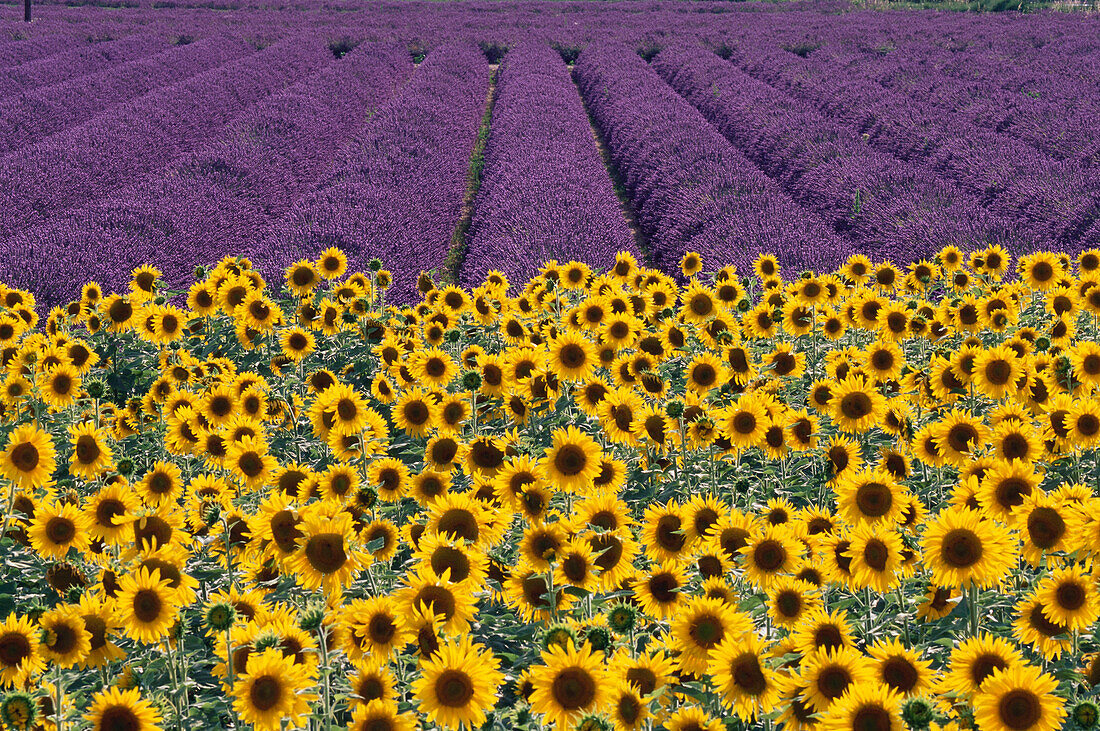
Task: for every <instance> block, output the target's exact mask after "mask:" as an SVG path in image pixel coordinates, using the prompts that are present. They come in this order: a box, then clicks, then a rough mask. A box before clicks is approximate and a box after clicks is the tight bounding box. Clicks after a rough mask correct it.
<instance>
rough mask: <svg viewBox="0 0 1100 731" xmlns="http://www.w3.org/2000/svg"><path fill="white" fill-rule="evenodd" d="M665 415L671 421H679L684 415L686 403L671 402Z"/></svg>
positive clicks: (679, 401)
mask: <svg viewBox="0 0 1100 731" xmlns="http://www.w3.org/2000/svg"><path fill="white" fill-rule="evenodd" d="M665 413H666V414H668V418H670V419H679V418H680V417H681V416H683V415H684V402H683V401H681V400H679V399H673V400H672V401H669V402H668V404H667V405H666V406H665Z"/></svg>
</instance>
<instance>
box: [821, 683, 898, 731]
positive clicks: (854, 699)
mask: <svg viewBox="0 0 1100 731" xmlns="http://www.w3.org/2000/svg"><path fill="white" fill-rule="evenodd" d="M901 701H902V697H901V695H900V694H898V693H896V692H895V691H894V690H893V689H892V688H890V687H889V686H888V685H883V684H881V683H863V684H860V685H855V686H852V687H851V688H850V689H849V690H848V691H847V692H846V693H845V694H844V695H843V696H841V697H840V698H839V699H838V700H837V701H836V702H835V703H833V704H832V705H831V706H829V710H828V711H827V712H826V713H825V715H824V716H823V717H822V718H821V721H820V722H819V723H820V726H821V729H822V731H864V730H866V729H874V730H875V731H902V730H903V729H905V728H906V725H905V724H904V723H903V722H902V720H901Z"/></svg>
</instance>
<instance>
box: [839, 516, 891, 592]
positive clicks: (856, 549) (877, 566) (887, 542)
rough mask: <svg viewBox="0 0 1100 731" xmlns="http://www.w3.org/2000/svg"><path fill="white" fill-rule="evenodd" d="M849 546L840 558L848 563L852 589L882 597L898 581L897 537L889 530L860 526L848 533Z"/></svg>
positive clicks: (886, 528) (866, 525) (879, 527)
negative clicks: (879, 594)
mask: <svg viewBox="0 0 1100 731" xmlns="http://www.w3.org/2000/svg"><path fill="white" fill-rule="evenodd" d="M848 540H849V542H850V545H849V547H848V550H847V551H845V552H844V556H846V557H847V558H849V559H850V560H851V564H850V566H851V573H852V586H853V588H856V589H863V588H866V587H870V588H873V589H874V590H875V591H877V592H879V593H882V594H885V593H887V592H888V591H890V590H891V589H893V588H894V587H895V586H896V585H897V583H898V581H899V576H898V574H899V572H900V569H901V566H900V564H901V557H902V550H903V548H904V546H903V544H902V541H901V537H900V536H899V535H898V534H897V532H896V531H894V530H893V529H892V528H888V527H884V526H881V525H869V524H862V525H858V526H856V527H855V528H853V529H852V531H851V532H850V533H849V534H848Z"/></svg>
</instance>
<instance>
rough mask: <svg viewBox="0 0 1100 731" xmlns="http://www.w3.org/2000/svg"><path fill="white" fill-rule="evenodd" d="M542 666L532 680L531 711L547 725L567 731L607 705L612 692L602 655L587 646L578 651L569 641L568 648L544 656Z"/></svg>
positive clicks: (550, 650) (554, 649)
mask: <svg viewBox="0 0 1100 731" xmlns="http://www.w3.org/2000/svg"><path fill="white" fill-rule="evenodd" d="M542 662H543V665H542V667H539V668H538V669H536V670H535V672H534V673H533V677H532V683H533V685H534V692H533V693H532V695H531V710H532V711H534V712H535V713H540V714H542V716H543V718H544V719H545V720H546V721H547V722H548V723H552V724H554V725H555V726H556V727H557V728H558V729H560V730H561V731H565V729H568V728H572V726H573V724H574V723H575V722H576V721H577V720H578V719H579V718H580V717H581V716H583V715H584V714H586V713H590V712H593V711H596V710H599V709H601V708H603V707H604V706H605V705H606V701H607V698H608V690H609V689H608V682H607V681H608V677H607V670H606V669H605V667H604V657H603V653H602V652H594V651H593V650H592V648H591V647H590V646H589V645H588V644H587V643H586V644H584V645H582V646H581V648H580V649H578V648H577V647H576V646H575V645H574V644H573V641H572V640H569V641H568V642H567V644H566V646H565V647H562V646H561V645H557V644H554V645H551V646H550V647H549V648H548V649H547V650H545V651H544V652H543V653H542Z"/></svg>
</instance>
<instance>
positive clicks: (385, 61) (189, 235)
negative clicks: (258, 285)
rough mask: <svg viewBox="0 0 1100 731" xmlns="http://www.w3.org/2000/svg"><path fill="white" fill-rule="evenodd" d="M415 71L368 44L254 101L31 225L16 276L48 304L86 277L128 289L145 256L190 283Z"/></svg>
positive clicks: (295, 193) (274, 211) (282, 203)
mask: <svg viewBox="0 0 1100 731" xmlns="http://www.w3.org/2000/svg"><path fill="white" fill-rule="evenodd" d="M412 70H413V66H412V60H411V58H410V57H409V55H408V53H407V52H406V51H405V49H403V48H398V47H395V46H392V45H385V46H379V45H374V44H363V45H361V46H359V47H358V48H357V49H355V50H354V51H352V52H351V53H350V54H348V55H347V56H346V57H345V58H343V59H342V60H339V61H336V60H333V61H332V62H331V63H330V64H329V65H328V66H326V67H325V68H323V69H322V70H321V71H319V72H317V73H315V74H313V75H311V76H308V77H306V78H303V79H302V80H301V81H299V82H297V83H296V84H294V85H293V86H291V87H288V88H287V89H285V90H283V91H281V92H278V93H276V94H275V95H273V96H271V97H269V98H268V99H265V100H264V101H262V102H260V103H258V104H256V105H254V106H253V107H251V108H249V109H247V110H245V111H244V112H243V113H242V114H241V116H240V117H239V118H237V119H234V120H233V121H232V122H231V123H230V124H229V125H228V127H227V128H226V129H225V130H224V131H223V132H222V133H221V134H219V135H218V136H217V138H215V139H211V140H209V141H208V142H207V143H206V144H205V145H204V146H203V148H202V149H201V150H199V151H197V152H195V153H193V154H189V155H187V156H185V157H184V158H183V159H181V160H180V161H178V163H177V164H174V165H172V166H171V167H170V168H168V169H166V170H165V171H163V172H162V173H160V174H158V175H156V176H152V177H150V178H149V179H146V180H143V181H141V182H140V183H139V184H135V185H132V186H129V187H127V188H126V189H123V190H122V191H119V192H118V193H116V194H115V195H112V196H110V197H109V198H107V199H105V200H103V201H99V202H97V203H95V204H93V205H91V206H89V207H87V208H84V209H81V210H77V211H73V212H71V213H69V214H67V215H65V216H62V217H60V218H59V219H56V220H53V221H51V222H50V223H49V224H47V225H44V226H41V227H37V228H34V229H31V230H28V231H26V232H24V233H23V234H22V235H21V236H19V237H18V238H17V239H16V241H15V242H13V244H14V245H13V247H12V248H13V249H14V250H15V251H19V252H27V251H30V250H34V251H35V252H36V255H35V256H34V257H31V258H30V266H27V267H22V268H21V269H20V270H16V271H13V272H11V273H10V274H9V277H12V278H14V279H16V280H22V279H23V278H24V277H25V279H26V280H27V281H28V284H29V285H30V286H31V287H32V288H33V290H34V291H35V292H36V293H37V294H38V295H39V296H40V299H41V300H42V301H43V302H44V303H46V304H47V305H55V304H59V303H62V302H65V301H67V300H69V299H71V298H73V297H75V296H78V295H79V291H78V289H77V287H78V286H79V283H80V282H81V281H83V279H86V278H88V277H93V278H95V279H96V280H97V281H99V283H100V284H101V285H102V286H104V287H105V288H107V289H108V290H110V289H120V290H124V289H125V284H126V282H127V281H128V279H129V274H130V271H131V270H132V269H133V268H134V267H136V266H139V265H141V264H154V265H156V266H157V267H158V268H159V269H160V270H161V271H162V272H163V273H164V275H165V280H166V281H167V282H168V283H169V284H170V285H171V286H173V287H184V288H185V287H186V285H187V283H188V282H189V281H190V275H191V271H192V269H193V267H194V263H195V262H197V261H215V260H218V259H220V258H221V257H223V256H225V255H227V254H234V253H239V252H241V251H243V250H244V249H245V248H246V247H247V245H248V243H249V242H250V241H251V240H252V238H253V237H254V236H255V235H256V232H257V231H262V230H264V228H265V227H267V226H269V225H270V224H271V222H272V221H273V219H275V218H277V217H278V216H280V215H282V214H285V213H286V212H287V211H288V210H289V208H290V207H291V206H292V205H293V203H294V202H295V201H296V200H297V199H298V198H299V197H300V196H301V195H303V194H304V192H306V191H308V190H309V188H310V186H311V185H312V184H313V183H314V182H315V181H316V179H317V177H318V175H319V174H320V172H321V168H322V167H323V166H324V165H325V164H326V163H328V162H329V161H331V159H332V156H333V155H334V153H335V151H336V150H337V148H338V147H339V145H340V144H342V143H343V142H344V140H345V139H346V138H347V137H348V136H350V135H352V134H354V133H356V132H357V131H358V130H359V129H360V128H361V127H362V126H363V125H364V124H366V123H367V120H368V119H369V118H370V116H371V114H372V113H373V111H374V110H375V109H377V108H378V107H379V106H380V105H381V104H383V103H385V102H386V101H387V100H388V99H390V98H391V97H392V96H393V94H394V93H395V91H396V90H397V88H398V87H399V86H400V85H401V84H402V83H404V82H405V81H406V80H407V79H408V77H409V75H410V74H411V73H412ZM89 242H94V243H95V245H94V246H89V245H88V244H89ZM104 252H109V255H108V256H104ZM18 258H20V259H23V257H22V256H20V257H18ZM24 272H25V274H24Z"/></svg>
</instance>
